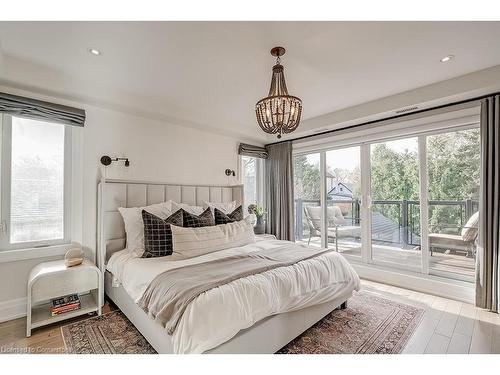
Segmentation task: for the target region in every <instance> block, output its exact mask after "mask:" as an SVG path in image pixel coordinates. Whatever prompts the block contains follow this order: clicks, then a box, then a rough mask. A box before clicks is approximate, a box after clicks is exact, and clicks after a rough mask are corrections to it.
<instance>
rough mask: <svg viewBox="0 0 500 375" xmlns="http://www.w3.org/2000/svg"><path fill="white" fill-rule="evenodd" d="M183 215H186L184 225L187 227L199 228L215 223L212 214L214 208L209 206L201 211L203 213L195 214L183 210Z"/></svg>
mask: <svg viewBox="0 0 500 375" xmlns="http://www.w3.org/2000/svg"><path fill="white" fill-rule="evenodd" d="M182 211H183V212H182V215H183V217H184V220H183V224H182V226H183V227H186V228H199V227H209V226H214V225H215V219H214V215H212V210H211V209H210V208H207V209H206V210H205V211H203V212H202V213H201V215H193V214H191V213H189V212H187V211H184V210H182Z"/></svg>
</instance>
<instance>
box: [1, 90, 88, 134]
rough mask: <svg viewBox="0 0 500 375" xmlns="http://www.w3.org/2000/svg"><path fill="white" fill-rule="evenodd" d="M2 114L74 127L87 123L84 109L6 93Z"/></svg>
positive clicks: (4, 94)
mask: <svg viewBox="0 0 500 375" xmlns="http://www.w3.org/2000/svg"><path fill="white" fill-rule="evenodd" d="M0 113H6V114H9V115H12V116H21V117H28V118H32V119H35V120H41V121H49V122H57V123H60V124H65V125H73V126H83V124H84V123H85V111H84V110H83V109H78V108H73V107H68V106H65V105H61V104H54V103H49V102H44V101H42V100H37V99H30V98H25V97H23V96H17V95H11V94H6V93H0Z"/></svg>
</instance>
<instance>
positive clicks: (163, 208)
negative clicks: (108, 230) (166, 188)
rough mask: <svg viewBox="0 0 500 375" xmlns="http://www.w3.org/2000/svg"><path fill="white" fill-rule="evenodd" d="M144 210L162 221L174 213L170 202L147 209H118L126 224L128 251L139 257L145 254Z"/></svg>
mask: <svg viewBox="0 0 500 375" xmlns="http://www.w3.org/2000/svg"><path fill="white" fill-rule="evenodd" d="M142 210H145V211H147V212H150V213H152V214H153V215H156V216H158V217H159V218H161V219H166V218H167V217H169V216H170V215H171V213H172V211H171V210H170V201H168V202H163V203H156V204H152V205H150V206H146V207H129V208H124V207H118V211H119V212H120V214H121V215H122V218H123V223H124V224H125V233H126V235H127V250H128V251H130V252H131V253H132V254H134V255H135V256H137V257H140V256H142V253H144V222H143V221H142Z"/></svg>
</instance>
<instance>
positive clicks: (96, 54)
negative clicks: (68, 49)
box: [87, 48, 101, 56]
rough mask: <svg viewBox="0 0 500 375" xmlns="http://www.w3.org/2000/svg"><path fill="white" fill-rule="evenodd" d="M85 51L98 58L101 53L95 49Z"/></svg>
mask: <svg viewBox="0 0 500 375" xmlns="http://www.w3.org/2000/svg"><path fill="white" fill-rule="evenodd" d="M87 51H89V53H91V54H92V55H94V56H99V55H100V54H101V51H99V50H98V49H95V48H88V49H87Z"/></svg>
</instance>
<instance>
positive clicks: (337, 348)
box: [278, 291, 424, 354]
mask: <svg viewBox="0 0 500 375" xmlns="http://www.w3.org/2000/svg"><path fill="white" fill-rule="evenodd" d="M423 314H424V310H423V309H420V308H417V307H413V306H410V305H406V304H403V303H398V302H394V301H391V300H388V299H385V298H381V297H378V296H376V295H374V294H372V293H369V292H363V291H362V292H359V293H355V294H354V296H353V297H352V298H350V299H349V301H348V302H347V309H345V310H335V311H333V312H331V313H330V314H328V315H327V316H326V317H324V318H323V319H322V320H320V321H319V322H318V323H316V324H315V325H314V326H312V327H311V328H309V329H308V330H307V331H305V332H304V333H303V334H302V335H300V336H299V337H297V338H296V339H295V340H293V341H292V342H290V343H289V344H287V345H286V346H285V347H284V348H282V349H280V350H279V351H278V353H279V354H396V353H401V351H402V350H403V348H404V347H405V345H406V343H407V342H408V340H409V339H410V337H411V335H412V334H413V332H414V331H415V329H416V328H417V327H418V324H419V323H420V321H421V319H422V316H423Z"/></svg>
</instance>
